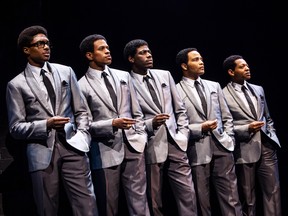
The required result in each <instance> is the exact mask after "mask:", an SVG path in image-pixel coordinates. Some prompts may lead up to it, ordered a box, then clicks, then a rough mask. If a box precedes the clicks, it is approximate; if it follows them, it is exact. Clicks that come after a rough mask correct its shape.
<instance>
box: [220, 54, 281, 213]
mask: <svg viewBox="0 0 288 216" xmlns="http://www.w3.org/2000/svg"><path fill="white" fill-rule="evenodd" d="M223 68H224V71H225V72H227V73H228V75H229V76H230V79H231V82H229V83H228V84H227V85H226V86H225V88H224V89H223V92H224V95H225V98H226V101H227V103H228V107H229V109H230V112H231V113H232V116H233V119H234V132H235V138H236V148H235V151H234V155H235V160H236V174H237V177H238V183H239V188H240V189H239V194H240V198H241V203H242V206H243V207H242V208H243V213H244V214H245V215H249V216H252V215H256V192H255V188H256V181H257V180H258V182H259V183H260V188H261V191H262V197H263V198H262V202H263V208H264V210H263V215H265V216H281V199H280V181H279V171H278V159H277V149H279V148H280V142H279V140H278V137H277V135H276V131H275V128H274V126H273V125H274V122H273V120H272V118H271V116H270V114H269V110H268V106H267V103H266V99H265V94H264V90H263V88H262V87H261V86H259V85H254V84H251V83H248V82H247V80H249V79H250V78H251V74H250V68H249V65H248V64H247V62H246V61H245V60H244V59H243V57H242V56H240V55H231V56H229V57H227V58H226V59H225V60H224V62H223ZM243 88H244V89H243ZM242 89H243V90H242ZM245 89H246V90H245ZM244 91H247V92H248V100H247V99H246V98H245V93H244ZM249 98H250V100H251V101H252V104H251V108H250V107H249V103H248V101H249ZM253 109H255V112H256V113H255V115H256V116H254V115H253V112H252V110H253Z"/></svg>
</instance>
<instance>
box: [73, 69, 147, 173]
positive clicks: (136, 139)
mask: <svg viewBox="0 0 288 216" xmlns="http://www.w3.org/2000/svg"><path fill="white" fill-rule="evenodd" d="M108 69H109V71H110V73H111V75H112V78H113V80H114V83H115V87H116V95H117V106H118V107H117V110H116V109H115V108H114V106H113V103H112V102H111V100H109V98H108V97H107V93H106V92H105V91H104V90H103V88H101V87H100V83H99V80H97V79H94V78H93V76H92V75H91V73H95V72H94V71H92V70H91V69H90V68H89V69H88V71H87V72H86V74H85V76H83V77H82V78H81V79H80V80H79V81H78V82H79V85H80V88H81V91H82V93H83V94H84V96H85V98H86V102H87V105H88V107H89V111H90V115H91V118H92V124H91V126H90V132H91V135H92V143H91V149H90V153H91V158H90V161H91V165H92V169H100V168H107V167H112V166H115V165H119V164H121V162H122V161H123V159H124V140H123V132H125V134H126V137H127V140H128V142H129V144H130V145H131V147H132V148H134V149H135V150H136V151H137V152H143V151H144V148H145V146H146V144H147V134H146V132H145V126H144V122H143V114H142V111H141V108H140V107H139V104H138V101H137V98H136V94H135V90H134V88H133V86H132V84H131V76H130V74H129V73H128V72H126V71H122V70H117V69H112V68H108ZM118 117H128V118H134V119H137V120H138V122H137V123H136V125H135V127H134V126H133V127H131V128H130V129H129V130H122V129H118V130H114V129H113V127H112V121H113V119H115V118H118Z"/></svg>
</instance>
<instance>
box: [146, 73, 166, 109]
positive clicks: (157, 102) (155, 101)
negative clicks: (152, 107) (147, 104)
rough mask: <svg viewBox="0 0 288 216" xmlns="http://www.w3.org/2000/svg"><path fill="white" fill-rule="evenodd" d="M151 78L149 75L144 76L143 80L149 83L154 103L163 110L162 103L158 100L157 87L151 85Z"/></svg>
mask: <svg viewBox="0 0 288 216" xmlns="http://www.w3.org/2000/svg"><path fill="white" fill-rule="evenodd" d="M149 79H150V78H149V77H148V76H144V77H143V80H144V81H146V83H147V86H148V89H149V92H150V94H151V96H152V99H153V101H154V103H155V104H156V105H157V107H158V108H159V109H160V110H162V107H161V105H160V103H159V100H158V97H157V94H156V92H155V89H154V88H153V86H152V85H151V83H150V81H149Z"/></svg>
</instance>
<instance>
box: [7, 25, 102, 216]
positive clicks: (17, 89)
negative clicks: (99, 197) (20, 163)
mask: <svg viewBox="0 0 288 216" xmlns="http://www.w3.org/2000/svg"><path fill="white" fill-rule="evenodd" d="M18 46H19V48H20V50H21V52H23V54H24V55H25V56H26V58H27V60H28V63H27V66H26V68H25V70H24V71H23V72H22V73H20V74H19V75H17V76H16V77H15V78H13V79H12V80H11V81H9V82H8V84H7V91H6V101H7V109H8V123H9V132H10V134H11V136H12V137H13V138H14V139H16V140H17V142H18V143H19V142H20V141H21V142H23V143H21V144H22V145H26V151H27V159H28V166H29V172H30V174H31V179H32V185H33V194H34V199H35V202H36V206H37V213H38V215H40V216H47V215H50V216H54V215H57V212H58V206H59V186H60V183H61V181H62V183H63V185H64V188H65V190H66V193H67V196H68V199H69V201H70V204H71V207H72V211H73V214H74V215H82V216H87V215H91V216H96V215H98V211H97V207H96V198H95V195H94V190H93V184H92V180H91V171H90V167H89V158H88V156H87V154H86V152H87V151H88V150H89V144H90V140H91V137H90V134H89V132H88V129H89V118H88V112H87V109H86V106H85V103H84V98H83V97H82V95H81V91H80V89H79V86H78V83H77V78H76V76H75V73H74V71H73V70H72V68H71V67H68V66H65V65H60V64H55V63H50V62H48V61H49V59H50V42H49V39H48V34H47V30H46V29H45V28H43V27H42V26H30V27H28V28H26V29H24V30H23V31H22V32H21V33H20V35H19V37H18ZM42 70H45V71H44V73H45V74H46V75H45V74H44V75H42V74H41V71H42ZM44 76H46V78H48V79H49V81H50V88H49V87H47V88H46V87H45V84H44V81H43V80H44ZM48 89H49V90H51V91H52V93H53V94H54V95H52V94H51V95H50V94H49V93H48V92H49V90H48ZM62 183H61V184H62ZM23 214H25V213H23Z"/></svg>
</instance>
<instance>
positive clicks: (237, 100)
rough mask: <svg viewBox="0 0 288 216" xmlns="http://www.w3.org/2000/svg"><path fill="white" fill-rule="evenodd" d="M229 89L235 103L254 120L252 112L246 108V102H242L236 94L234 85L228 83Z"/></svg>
mask: <svg viewBox="0 0 288 216" xmlns="http://www.w3.org/2000/svg"><path fill="white" fill-rule="evenodd" d="M227 89H228V91H229V93H230V94H231V96H232V97H233V98H234V100H235V102H236V103H237V104H238V105H239V107H240V108H241V109H242V110H243V112H244V113H246V114H247V115H248V116H250V117H251V118H254V116H253V115H252V113H251V111H250V110H248V108H247V107H246V106H245V104H244V102H243V101H242V100H241V98H240V97H238V95H237V94H236V92H235V89H234V87H233V85H232V83H228V85H227Z"/></svg>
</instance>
